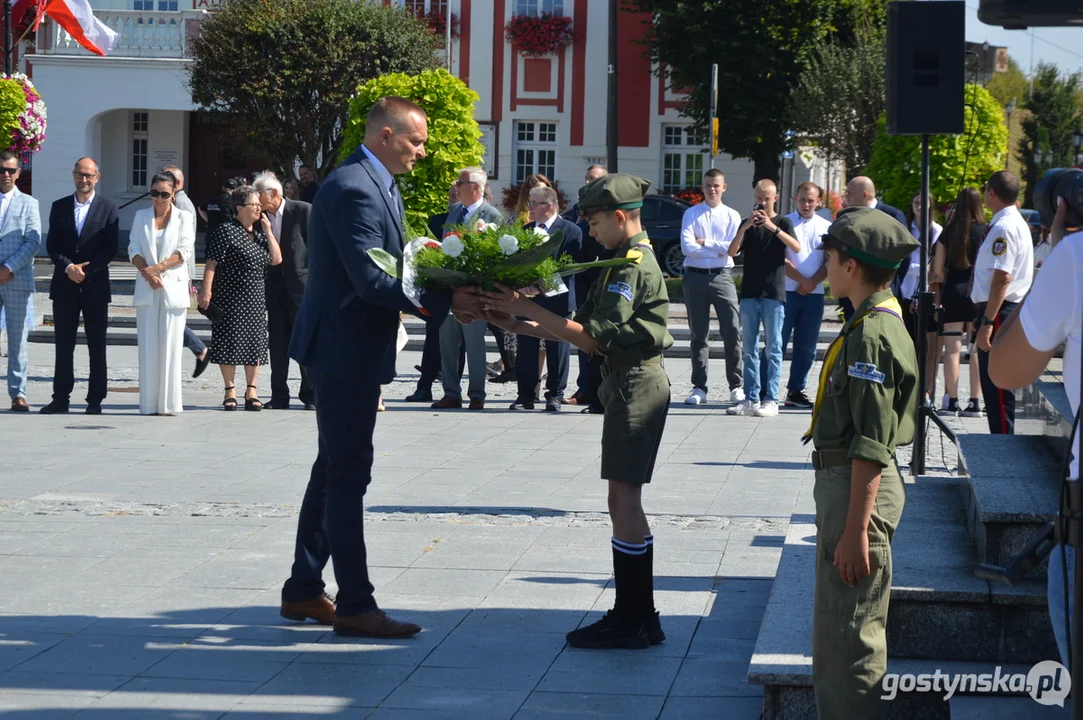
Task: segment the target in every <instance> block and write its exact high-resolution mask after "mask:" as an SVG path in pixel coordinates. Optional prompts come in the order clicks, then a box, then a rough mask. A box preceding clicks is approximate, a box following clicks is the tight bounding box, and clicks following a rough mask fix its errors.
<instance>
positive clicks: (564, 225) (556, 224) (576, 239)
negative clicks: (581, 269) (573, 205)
mask: <svg viewBox="0 0 1083 720" xmlns="http://www.w3.org/2000/svg"><path fill="white" fill-rule="evenodd" d="M535 224H536V223H528V224H527V225H525V226H524V227H525V228H527V229H528V230H529V229H531V228H533V227H534V225H535ZM558 230H561V231H563V232H564V236H563V237H562V238H561V240H560V247H558V248H556V249H554V250H553V258H558V257H560V256H561V255H571V256H572V259H573V260H575V261H576V262H579V258H580V257H581V256H582V254H583V232H582V231H581V230H580V229H579V226H578V225H576V224H575V223H573V222H568V221H567V220H565V219H564V218H562V217H559V216H558V217H557V219H556V220H554V221H553V226H552V227H550V228H549V232H550V234H552V235H555V234H556V233H557V231H558ZM564 282H565V284H566V285H567V286H568V292H566V293H561V294H560V295H555V296H553V297H545V296H544V295H539V296H537V297H536V298H534V302H536V303H538V304H539V305H541V306H542V307H543V308H545V309H546V310H549V311H550V312H554V313H556V314H557V315H571V314H572V313H574V312H575V311H576V310H578V309H579V301H578V300H577V298H576V293H575V276H572V277H570V278H565V281H564Z"/></svg>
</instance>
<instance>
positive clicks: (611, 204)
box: [579, 173, 651, 215]
mask: <svg viewBox="0 0 1083 720" xmlns="http://www.w3.org/2000/svg"><path fill="white" fill-rule="evenodd" d="M650 186H651V182H650V180H644V179H643V178H641V177H636V176H635V175H625V174H624V173H612V174H611V175H606V176H605V177H600V178H598V179H597V180H591V181H590V182H589V183H587V184H586V185H584V186H583V187H581V188H579V214H580V215H586V214H587V213H592V212H594V211H596V210H635V209H636V208H641V207H643V196H644V195H646V194H647V188H649V187H650Z"/></svg>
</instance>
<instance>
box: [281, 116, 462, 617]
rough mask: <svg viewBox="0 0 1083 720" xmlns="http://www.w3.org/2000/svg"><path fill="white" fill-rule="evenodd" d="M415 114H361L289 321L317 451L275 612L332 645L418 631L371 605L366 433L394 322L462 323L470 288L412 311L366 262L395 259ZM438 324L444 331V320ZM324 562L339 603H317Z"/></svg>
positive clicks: (390, 368)
mask: <svg viewBox="0 0 1083 720" xmlns="http://www.w3.org/2000/svg"><path fill="white" fill-rule="evenodd" d="M428 136H429V133H428V121H427V119H426V117H425V112H424V111H423V110H422V109H421V108H420V107H418V106H417V105H415V104H414V103H412V102H410V101H409V100H407V99H405V98H401V97H385V98H381V99H380V100H379V101H377V103H376V104H375V105H374V106H373V108H372V110H371V111H370V112H369V115H368V118H367V119H366V123H365V140H364V143H363V145H362V146H361V147H360V148H358V149H357V151H356V152H355V153H354V154H353V155H351V156H350V157H349V158H348V159H347V160H346V161H345V162H343V163H342V164H341V165H339V166H338V167H337V168H335V170H334V171H333V172H332V173H331V174H330V175H329V176H328V177H327V179H326V180H325V181H324V183H323V184H322V185H321V186H320V192H319V194H318V195H317V196H316V202H315V203H314V204H313V206H312V214H311V220H310V222H309V228H308V274H309V283H308V288H307V290H306V292H305V296H304V300H303V301H302V302H301V307H300V309H299V310H298V312H297V319H296V322H295V324H294V328H293V338H292V341H291V343H290V356H291V357H292V358H293V359H294V360H296V361H297V362H298V364H300V365H301V366H302V367H304V368H305V369H306V371H307V373H308V377H309V378H310V380H311V383H312V387H313V389H314V390H315V392H316V423H317V427H318V428H319V452H318V454H317V456H316V462H315V463H314V464H313V466H312V474H311V477H310V479H309V483H308V489H307V490H306V492H305V499H304V502H303V503H302V505H301V513H300V517H299V518H298V523H297V543H296V549H295V554H294V562H293V568H292V571H291V574H290V578H289V580H287V581H286V584H285V586H284V587H283V588H282V605H281V607H280V610H279V611H280V613H281V615H282V616H283V617H286V618H289V619H291V620H301V621H303V620H306V619H308V618H311V619H313V620H316V621H317V622H320V623H323V624H326V625H332V624H333V625H334V629H335V632H336V633H337V634H339V635H355V636H363V637H409V636H411V635H414V634H416V633H417V632H419V631H420V630H421V628H420V627H418V626H417V625H415V624H413V623H407V622H400V621H398V620H395V619H393V618H391V617H389V616H388V615H387V614H385V613H384V612H383V611H382V610H380V609H379V608H378V607H377V605H376V599H375V598H374V597H373V587H372V583H371V582H370V581H369V574H368V561H367V557H366V552H365V535H364V526H363V522H362V513H363V498H364V495H365V489H366V488H367V487H368V484H369V482H370V481H371V479H372V459H373V447H372V433H373V430H374V429H375V426H376V408H377V405H378V403H379V400H380V385H382V384H386V383H390V382H391V381H392V379H394V377H395V354H396V353H395V341H396V338H397V336H398V326H399V313H400V312H409V313H412V314H415V315H417V316H419V317H422V318H424V319H425V320H426V321H428V322H433V323H441V322H443V321H444V319H445V317H446V316H447V314H448V311H449V309H450V310H451V311H453V312H455V313H456V316H457V319H459V320H465V321H469V320H472V319H473V318H474V315H475V314H476V312H477V310H478V308H479V296H478V289H477V288H458V289H456V290H455V291H454V292H450V291H447V290H438V291H429V292H423V293H422V294H421V296H420V307H418V306H415V305H414V304H413V303H412V302H411V301H410V299H408V298H407V297H406V296H405V295H404V294H403V290H402V281H401V280H397V279H395V278H393V277H391V276H390V275H388V274H387V273H385V272H384V271H383V270H381V269H379V268H378V267H377V266H376V264H375V263H374V262H373V261H372V259H371V258H369V256H368V254H367V251H368V250H371V249H373V248H382V249H384V250H386V251H387V252H389V253H391V254H392V255H394V256H396V257H400V258H401V257H402V248H403V244H404V242H405V241H406V232H405V222H406V221H405V212H404V210H403V204H402V197H401V194H400V193H399V190H398V187H397V186H396V184H395V180H394V176H395V175H399V174H402V173H406V172H409V171H410V170H412V169H413V167H414V163H416V162H417V161H418V160H419V159H421V158H423V157H425V141H426V140H427V139H428ZM448 322H454V321H453V320H448ZM328 559H334V565H335V580H336V581H337V582H338V597H337V598H336V599H335V600H334V601H332V600H331V598H329V597H328V596H327V595H325V594H324V582H323V578H322V573H323V568H324V566H325V565H326V564H327V561H328Z"/></svg>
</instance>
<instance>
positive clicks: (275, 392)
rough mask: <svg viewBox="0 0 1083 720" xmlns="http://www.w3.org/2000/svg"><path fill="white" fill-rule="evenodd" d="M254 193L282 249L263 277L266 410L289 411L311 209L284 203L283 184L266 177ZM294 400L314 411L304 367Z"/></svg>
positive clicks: (306, 266) (289, 201) (293, 201)
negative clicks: (268, 355) (292, 356)
mask: <svg viewBox="0 0 1083 720" xmlns="http://www.w3.org/2000/svg"><path fill="white" fill-rule="evenodd" d="M253 187H255V188H256V191H257V192H258V193H259V202H260V205H262V206H263V212H264V213H265V214H266V215H267V217H268V218H269V219H270V220H271V231H272V232H273V233H274V236H275V240H277V241H278V245H279V247H281V248H282V262H281V263H280V264H278V265H275V266H274V267H272V268H271V269H270V270H268V271H267V331H268V345H270V350H271V402H270V404H269V405H268V406H267V407H269V408H271V409H272V410H288V409H289V407H290V386H289V382H288V380H289V376H290V355H289V346H290V334H291V333H293V323H294V321H295V319H296V318H297V309H298V308H299V307H301V299H302V298H304V296H305V284H306V283H307V282H308V219H309V215H310V214H311V212H312V206H311V205H309V204H308V203H306V202H300V201H297V200H290V199H289V198H286V197H284V196H283V195H282V183H281V182H279V180H278V178H276V177H275V176H274V175H271V174H270V173H264V174H263V175H260V176H259V177H257V178H256V182H255V183H254V184H253ZM297 398H298V399H299V400H300V401H301V404H302V405H304V408H305V410H315V409H316V405H315V402H316V398H315V393H313V392H312V388H311V386H310V385H309V382H308V374H307V373H306V372H305V369H304V368H303V367H302V368H301V389H300V390H298V392H297Z"/></svg>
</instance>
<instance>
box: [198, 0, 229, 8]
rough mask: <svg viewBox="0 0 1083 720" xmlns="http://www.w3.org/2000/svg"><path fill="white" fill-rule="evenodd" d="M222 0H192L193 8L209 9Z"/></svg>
mask: <svg viewBox="0 0 1083 720" xmlns="http://www.w3.org/2000/svg"><path fill="white" fill-rule="evenodd" d="M221 3H222V0H192V9H193V10H211V9H213V8H216V7H218V6H219V5H220V4H221Z"/></svg>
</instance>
